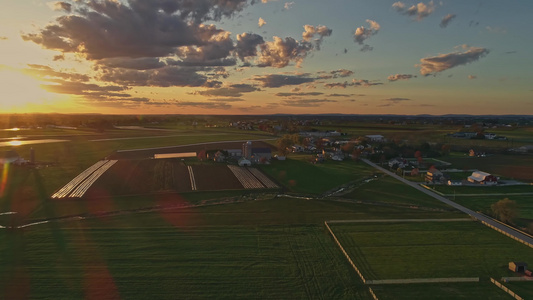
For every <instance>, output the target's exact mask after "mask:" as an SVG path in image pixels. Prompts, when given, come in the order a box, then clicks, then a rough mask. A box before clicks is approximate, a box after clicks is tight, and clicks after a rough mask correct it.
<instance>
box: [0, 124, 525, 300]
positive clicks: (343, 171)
mask: <svg viewBox="0 0 533 300" xmlns="http://www.w3.org/2000/svg"><path fill="white" fill-rule="evenodd" d="M213 123H217V122H214V121H213ZM220 124H223V123H222V122H220ZM352 125H353V126H354V127H350V126H352ZM153 126H154V127H155V126H157V128H135V127H129V129H126V127H123V128H122V129H108V130H106V131H105V132H103V133H96V132H91V131H88V130H83V131H82V130H71V129H59V128H53V129H51V128H47V129H43V130H41V131H39V130H36V129H34V130H31V131H28V133H31V134H35V135H43V136H47V137H49V138H62V139H63V138H64V139H68V140H69V142H64V143H57V144H53V145H52V144H38V145H33V148H34V149H35V151H36V156H37V157H36V158H37V160H38V161H39V162H40V163H41V164H40V165H39V167H37V168H28V167H24V166H20V167H19V166H12V167H10V168H9V169H8V170H7V171H6V174H8V175H6V178H8V182H7V184H6V186H5V188H3V187H2V189H1V190H0V192H1V195H0V226H6V225H10V224H13V225H21V224H27V223H31V222H38V221H42V220H49V221H50V222H49V223H47V224H37V225H34V226H29V227H26V228H24V229H20V228H19V229H9V230H7V229H6V228H1V229H0V298H2V299H3V298H6V299H9V298H29V299H43V298H54V299H56V298H58V295H59V296H60V297H59V298H61V297H63V298H64V299H80V298H95V299H99V298H105V297H108V298H116V299H119V298H123V299H146V298H157V299H176V298H183V299H206V298H227V299H235V298H271V299H295V298H296V299H314V298H321V299H370V294H369V290H368V286H365V285H364V284H363V283H362V282H361V281H360V280H359V278H358V276H357V274H356V273H355V271H354V270H353V269H352V268H351V266H350V265H349V264H348V262H347V261H346V258H345V257H344V256H343V255H342V253H341V251H340V250H339V249H338V247H337V246H336V244H335V242H334V241H333V239H332V237H331V236H330V235H329V233H328V231H327V230H326V229H325V228H324V225H323V224H324V221H325V220H380V219H448V218H465V215H464V214H461V213H458V212H457V211H456V210H453V209H451V208H450V207H448V206H447V205H445V204H443V203H441V202H440V201H437V200H435V199H434V198H432V197H430V196H428V195H426V194H423V193H421V192H419V191H417V190H415V189H413V188H411V187H409V186H407V185H404V184H402V183H401V182H399V181H397V180H395V179H393V178H392V177H389V176H387V175H384V174H382V173H380V172H378V171H376V170H375V169H373V168H371V167H370V166H368V165H367V164H365V163H363V162H356V161H353V160H345V161H342V162H336V161H331V160H326V161H325V162H324V163H319V164H311V163H310V162H309V158H310V156H311V154H295V153H291V154H289V155H288V159H287V160H286V161H277V160H273V161H272V163H271V164H270V165H261V166H258V167H257V168H241V167H237V166H235V165H234V164H233V165H232V164H230V166H229V167H228V164H225V163H215V162H212V161H199V160H198V159H197V158H185V159H183V160H182V159H176V158H171V159H148V158H149V157H152V156H153V154H154V153H176V152H196V151H200V150H216V149H240V148H241V146H242V142H227V141H232V140H233V141H241V140H254V147H269V148H271V149H273V150H275V147H273V146H272V145H274V144H276V143H275V139H276V138H278V137H277V136H273V135H271V134H270V133H264V132H259V131H240V130H237V129H229V128H224V129H221V128H201V129H196V128H193V127H192V126H190V125H182V124H178V123H176V124H172V123H169V124H158V125H153ZM365 126H367V128H365ZM321 128H329V127H328V126H323V127H321ZM331 128H332V129H335V127H334V126H331ZM340 129H343V132H347V133H350V134H353V135H355V136H357V135H362V134H375V133H379V131H380V130H383V134H386V135H388V136H389V135H390V137H393V136H396V135H397V136H400V137H405V138H406V139H407V138H408V139H412V140H410V141H409V142H413V141H416V142H418V141H424V140H432V139H437V140H439V141H440V140H442V139H444V140H445V139H446V138H445V137H444V136H445V134H446V133H449V132H450V131H453V130H456V129H457V128H456V127H453V126H434V127H433V128H430V129H427V127H426V126H422V125H406V126H397V125H388V124H374V125H372V126H368V124H366V125H365V124H362V123H361V124H348V125H347V126H346V127H341V128H340ZM376 131H378V132H376ZM0 135H1V136H4V137H13V136H15V135H14V134H13V133H12V132H2V133H0ZM41 138H43V137H41ZM522 138H523V140H524V141H525V140H527V136H526V135H524V136H523V137H522ZM258 140H264V141H258ZM219 141H223V142H220V143H218V142H219ZM468 142H470V141H468ZM485 142H486V143H490V142H491V141H485ZM464 143H466V142H464ZM157 147H164V148H159V149H155V148H157ZM130 150H131V151H130ZM17 151H18V152H19V153H20V154H21V155H22V156H24V157H28V155H29V146H20V147H19V148H17ZM494 157H496V158H497V159H501V158H502V159H505V158H507V159H508V162H509V163H510V165H512V166H514V167H525V168H526V169H527V168H528V167H529V165H528V162H529V157H528V156H503V155H502V156H496V155H495V156H491V157H487V158H494ZM104 158H107V159H108V160H110V161H114V163H113V164H112V165H110V166H109V168H108V169H107V170H103V171H102V172H96V173H92V172H95V171H96V170H99V167H101V166H100V165H98V164H97V165H96V166H95V167H94V170H93V171H91V172H88V173H91V174H96V175H94V176H92V177H91V176H90V175H89V176H80V178H78V179H76V178H75V177H76V176H77V175H78V174H80V173H82V172H84V170H87V169H88V168H91V166H93V165H95V163H97V162H99V161H101V160H102V159H104ZM448 158H449V160H452V161H454V163H455V164H456V165H455V164H454V165H453V166H452V167H453V168H455V167H457V168H459V169H467V168H471V167H472V168H479V169H481V170H484V171H486V169H485V168H484V164H485V163H489V162H490V163H491V165H492V166H494V167H495V168H496V169H498V168H499V170H503V171H504V173H505V172H506V170H505V167H504V166H503V165H499V163H498V161H497V160H494V161H489V160H483V159H485V158H466V157H462V156H458V155H455V154H452V155H450V156H449V157H446V158H444V159H443V160H446V161H448ZM115 160H116V161H115ZM429 160H430V159H428V161H429ZM492 162H495V163H494V164H492ZM470 163H471V165H469V164H470ZM102 165H103V163H102ZM514 167H513V168H514ZM526 169H524V170H525V171H524V172H523V174H527V172H528V171H527V170H526ZM514 170H517V169H514ZM488 171H490V170H488ZM511 173H513V171H512V170H511V171H510V173H507V175H505V176H506V177H509V178H519V177H520V176H521V175H519V174H522V173H521V172H518V173H516V174H518V175H519V176H514V175H513V176H510V174H511ZM496 174H500V173H496ZM516 174H515V175H516ZM85 175H88V174H85ZM502 176H504V175H502ZM527 176H528V175H527ZM527 176H525V177H527ZM82 177H83V178H82ZM73 179H76V180H75V182H77V183H78V184H79V186H82V188H80V191H79V193H80V197H82V198H75V197H74V195H77V194H75V193H74V192H75V191H76V190H77V188H76V187H74V188H72V189H71V190H69V188H68V187H69V186H70V185H69V184H68V183H69V181H71V180H73ZM86 180H87V181H86ZM65 185H67V188H66V189H65V190H64V191H63V192H64V193H61V194H60V195H62V197H51V196H52V195H54V192H58V191H61V187H62V186H65ZM72 185H74V183H73V184H72ZM278 186H279V187H278ZM86 187H87V189H85V188H86ZM463 188H465V189H464V191H465V192H464V193H470V188H469V187H463ZM489 188H490V189H492V188H503V187H489ZM473 189H474V188H473ZM505 190H506V191H507V192H515V191H518V192H520V191H529V186H521V187H506V189H505ZM476 191H477V190H476ZM486 191H488V189H487V190H486ZM81 192H83V193H81ZM333 192H338V193H333ZM472 192H475V191H474V190H472ZM332 193H333V194H332ZM457 193H459V191H457ZM69 195H70V196H69ZM63 196H65V197H63ZM298 197H301V198H302V199H300V198H298ZM456 198H457V199H456V201H457V202H458V203H460V204H462V205H465V206H467V207H470V208H473V209H476V210H477V209H479V210H483V211H484V210H486V209H488V208H490V204H491V203H493V202H496V201H497V200H500V199H501V198H503V197H496V196H486V197H480V196H472V197H462V196H457V197H456ZM509 198H511V199H512V200H516V201H517V203H518V207H519V209H520V210H521V212H522V215H521V217H522V218H524V219H527V218H530V219H533V215H532V212H533V208H532V207H531V205H530V203H529V202H530V201H529V198H530V197H528V196H519V197H514V196H511V197H509ZM303 199H305V200H303ZM11 211H15V212H17V214H1V213H2V212H11ZM332 229H333V230H334V231H335V233H336V234H337V235H338V237H339V239H340V240H341V242H342V244H343V245H345V247H346V249H347V250H348V252H349V253H350V255H351V256H352V257H353V258H354V260H356V263H361V265H362V267H361V268H362V269H363V270H364V271H363V272H365V274H369V277H370V278H373V279H388V278H415V277H419V278H435V277H468V276H473V277H482V280H481V282H479V283H450V284H415V285H376V286H373V287H372V288H373V289H374V291H375V293H376V295H377V296H378V298H379V299H402V298H401V297H403V299H414V298H427V297H428V295H431V296H432V297H433V298H436V299H439V297H440V299H450V298H480V299H500V298H501V299H506V298H508V297H507V296H506V294H503V292H502V291H500V290H499V289H497V288H496V287H495V286H493V285H491V284H489V283H488V282H487V280H486V279H487V278H488V276H493V277H495V278H499V277H501V276H511V275H512V274H511V273H510V272H508V271H507V268H506V265H507V263H508V261H510V260H520V261H527V262H531V261H533V256H532V255H531V249H530V248H525V246H523V245H521V244H518V243H516V242H514V241H512V240H510V239H508V238H507V237H505V236H503V235H501V234H499V233H497V232H495V231H492V230H490V229H488V228H487V227H484V226H482V225H480V224H479V223H476V222H471V221H466V222H446V223H416V224H415V223H404V222H396V223H387V224H381V223H365V224H334V225H332ZM357 259H360V261H357ZM513 284H515V283H513ZM513 284H511V285H513ZM516 287H517V289H522V290H524V289H527V288H528V286H526V285H524V284H522V283H517V284H516ZM19 292H21V293H23V294H17V293H19ZM524 295H528V294H527V293H524Z"/></svg>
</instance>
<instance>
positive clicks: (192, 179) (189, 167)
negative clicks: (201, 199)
mask: <svg viewBox="0 0 533 300" xmlns="http://www.w3.org/2000/svg"><path fill="white" fill-rule="evenodd" d="M187 169H188V170H189V178H190V180H191V189H192V190H193V191H196V190H197V187H196V179H195V178H194V172H193V170H192V167H191V166H187Z"/></svg>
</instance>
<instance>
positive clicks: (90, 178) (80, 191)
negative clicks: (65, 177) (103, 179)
mask: <svg viewBox="0 0 533 300" xmlns="http://www.w3.org/2000/svg"><path fill="white" fill-rule="evenodd" d="M116 162H117V161H116V160H101V161H98V162H97V163H95V164H94V165H92V166H90V167H89V168H87V169H86V170H85V171H83V172H81V173H80V174H79V175H78V176H76V177H74V179H72V180H71V181H70V182H69V183H67V184H66V185H65V186H63V187H62V188H61V189H59V190H58V191H57V192H55V193H54V194H53V195H52V198H65V197H82V196H83V195H84V194H85V192H86V191H87V190H88V189H89V187H90V186H91V185H92V184H93V183H94V182H95V181H96V180H97V179H98V178H99V177H100V176H101V175H102V174H104V172H105V171H107V170H108V169H109V168H110V167H111V166H112V165H114V164H115V163H116Z"/></svg>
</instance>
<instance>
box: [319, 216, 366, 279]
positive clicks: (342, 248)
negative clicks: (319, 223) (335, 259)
mask: <svg viewBox="0 0 533 300" xmlns="http://www.w3.org/2000/svg"><path fill="white" fill-rule="evenodd" d="M324 225H326V228H327V229H328V231H329V233H330V234H331V236H332V237H333V239H334V240H335V243H337V246H339V248H340V249H341V251H342V253H343V254H344V256H345V257H346V259H348V262H349V263H350V264H351V265H352V267H353V269H354V270H355V272H357V274H358V275H359V277H360V278H361V280H362V281H363V283H364V284H366V279H365V277H364V276H363V274H362V273H361V271H359V269H358V268H357V266H356V265H355V264H354V262H353V261H352V259H351V258H350V256H349V255H348V252H346V250H344V247H342V244H341V243H340V242H339V240H338V239H337V236H336V235H335V233H333V230H331V228H330V227H329V225H328V222H327V221H324Z"/></svg>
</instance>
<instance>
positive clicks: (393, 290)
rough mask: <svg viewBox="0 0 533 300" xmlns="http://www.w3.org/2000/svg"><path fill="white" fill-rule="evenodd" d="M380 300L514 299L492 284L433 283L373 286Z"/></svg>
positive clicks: (486, 282)
mask: <svg viewBox="0 0 533 300" xmlns="http://www.w3.org/2000/svg"><path fill="white" fill-rule="evenodd" d="M372 290H374V293H375V294H376V296H377V297H378V299H380V300H404V299H405V300H411V299H442V300H447V299H491V300H492V299H494V300H495V299H509V300H511V299H513V298H512V297H511V296H509V294H507V293H505V292H504V291H502V290H501V289H499V288H498V287H496V286H495V285H494V284H492V283H491V282H488V281H485V282H475V283H432V284H406V285H382V286H373V287H372Z"/></svg>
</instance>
